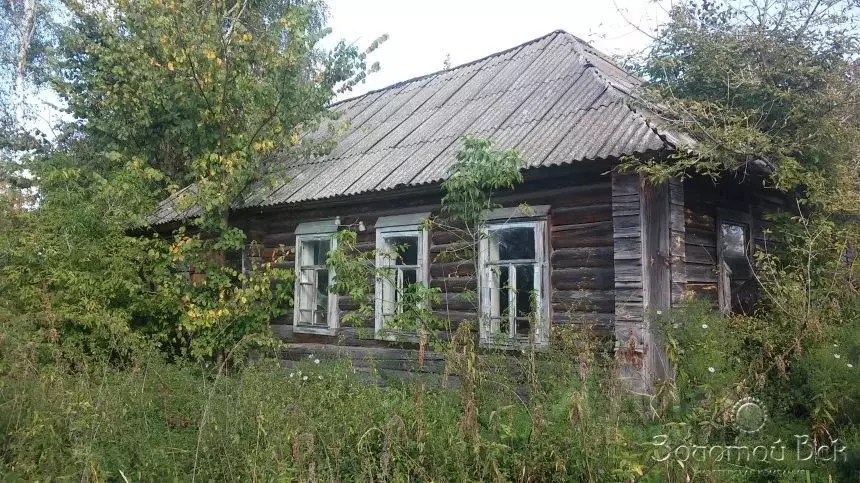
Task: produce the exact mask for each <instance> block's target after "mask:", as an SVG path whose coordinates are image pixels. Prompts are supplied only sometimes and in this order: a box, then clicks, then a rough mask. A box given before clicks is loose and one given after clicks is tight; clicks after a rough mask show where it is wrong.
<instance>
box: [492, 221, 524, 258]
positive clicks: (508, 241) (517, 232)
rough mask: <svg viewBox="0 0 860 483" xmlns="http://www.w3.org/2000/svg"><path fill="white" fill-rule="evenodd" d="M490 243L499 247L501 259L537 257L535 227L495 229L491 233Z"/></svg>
mask: <svg viewBox="0 0 860 483" xmlns="http://www.w3.org/2000/svg"><path fill="white" fill-rule="evenodd" d="M490 243H491V244H493V245H496V247H498V257H499V258H498V259H499V260H523V259H529V260H532V259H534V258H535V231H534V228H531V227H525V228H522V227H518V228H502V229H499V230H493V231H492V232H491V234H490ZM492 251H494V250H492Z"/></svg>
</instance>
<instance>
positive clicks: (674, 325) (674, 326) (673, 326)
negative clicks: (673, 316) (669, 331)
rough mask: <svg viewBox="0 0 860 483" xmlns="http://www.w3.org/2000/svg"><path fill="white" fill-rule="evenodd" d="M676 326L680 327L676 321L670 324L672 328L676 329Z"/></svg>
mask: <svg viewBox="0 0 860 483" xmlns="http://www.w3.org/2000/svg"><path fill="white" fill-rule="evenodd" d="M678 327H680V325H678V324H677V323H675V324H672V328H673V329H677V328H678Z"/></svg>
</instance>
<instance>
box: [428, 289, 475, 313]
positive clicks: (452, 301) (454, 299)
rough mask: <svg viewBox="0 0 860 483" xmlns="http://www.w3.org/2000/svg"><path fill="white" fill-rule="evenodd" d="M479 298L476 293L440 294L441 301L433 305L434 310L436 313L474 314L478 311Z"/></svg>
mask: <svg viewBox="0 0 860 483" xmlns="http://www.w3.org/2000/svg"><path fill="white" fill-rule="evenodd" d="M469 294H471V295H469ZM477 297H478V294H477V293H475V292H465V293H442V294H439V301H438V302H434V303H433V304H432V308H433V310H434V311H448V310H453V311H455V312H469V311H472V312H474V311H476V310H477V309H478V299H477Z"/></svg>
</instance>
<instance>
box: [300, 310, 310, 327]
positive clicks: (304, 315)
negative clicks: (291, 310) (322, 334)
mask: <svg viewBox="0 0 860 483" xmlns="http://www.w3.org/2000/svg"><path fill="white" fill-rule="evenodd" d="M298 310H299V325H308V324H310V323H312V320H313V311H312V310H305V309H298Z"/></svg>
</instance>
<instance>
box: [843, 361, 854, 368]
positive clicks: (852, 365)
mask: <svg viewBox="0 0 860 483" xmlns="http://www.w3.org/2000/svg"><path fill="white" fill-rule="evenodd" d="M845 365H846V366H848V369H854V364H852V363H850V362H849V363H848V364H845Z"/></svg>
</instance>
